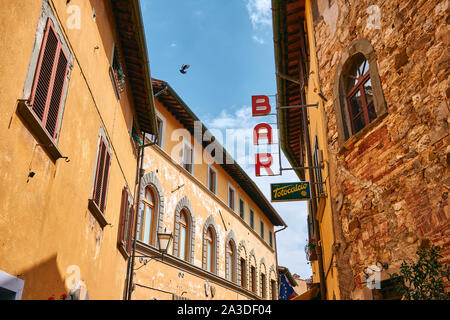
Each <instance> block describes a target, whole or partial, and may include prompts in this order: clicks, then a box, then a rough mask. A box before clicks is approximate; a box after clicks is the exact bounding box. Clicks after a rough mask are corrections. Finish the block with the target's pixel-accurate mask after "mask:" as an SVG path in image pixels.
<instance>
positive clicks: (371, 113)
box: [367, 102, 377, 122]
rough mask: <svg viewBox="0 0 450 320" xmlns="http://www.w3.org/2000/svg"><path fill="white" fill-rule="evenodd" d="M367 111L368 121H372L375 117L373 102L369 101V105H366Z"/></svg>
mask: <svg viewBox="0 0 450 320" xmlns="http://www.w3.org/2000/svg"><path fill="white" fill-rule="evenodd" d="M367 112H368V113H369V121H370V122H372V121H373V120H375V119H376V117H377V113H376V112H375V107H374V105H373V102H371V103H370V104H369V106H368V107H367Z"/></svg>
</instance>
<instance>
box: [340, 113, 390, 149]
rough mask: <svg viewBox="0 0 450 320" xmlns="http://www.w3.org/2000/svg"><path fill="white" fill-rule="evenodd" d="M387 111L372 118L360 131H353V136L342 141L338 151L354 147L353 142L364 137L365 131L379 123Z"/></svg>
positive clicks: (367, 131)
mask: <svg viewBox="0 0 450 320" xmlns="http://www.w3.org/2000/svg"><path fill="white" fill-rule="evenodd" d="M387 114H388V113H387V111H386V112H385V113H383V114H382V115H381V116H379V117H377V118H376V119H375V120H373V121H372V122H371V123H369V125H367V126H366V127H364V128H363V129H362V130H361V131H359V132H357V133H355V134H354V135H353V136H351V137H350V138H348V140H347V141H345V142H344V144H343V145H342V146H341V148H340V150H339V153H340V154H342V153H344V152H345V151H348V150H351V149H353V147H354V144H355V143H356V142H358V141H359V140H362V139H364V138H365V136H366V135H367V133H369V132H370V131H371V130H372V129H373V128H375V127H376V126H377V125H379V124H380V122H381V121H382V120H383V119H384V118H385V117H386V116H387Z"/></svg>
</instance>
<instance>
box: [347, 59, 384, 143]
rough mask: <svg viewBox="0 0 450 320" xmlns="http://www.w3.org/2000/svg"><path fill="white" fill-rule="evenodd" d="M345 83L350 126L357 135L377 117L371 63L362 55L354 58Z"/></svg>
mask: <svg viewBox="0 0 450 320" xmlns="http://www.w3.org/2000/svg"><path fill="white" fill-rule="evenodd" d="M345 81H346V88H347V106H348V112H349V116H350V124H351V128H352V133H353V134H355V133H358V132H359V131H361V129H363V128H364V127H365V126H367V125H368V124H369V123H371V122H372V121H373V120H375V118H376V117H377V114H376V112H375V106H374V102H373V90H372V81H371V79H370V73H369V62H368V61H367V60H366V58H365V57H364V56H363V55H362V54H361V53H359V54H356V55H355V56H354V57H353V59H352V64H351V66H350V69H349V71H348V72H347V74H346V75H345Z"/></svg>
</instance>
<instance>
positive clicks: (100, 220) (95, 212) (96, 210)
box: [88, 199, 109, 229]
mask: <svg viewBox="0 0 450 320" xmlns="http://www.w3.org/2000/svg"><path fill="white" fill-rule="evenodd" d="M88 208H89V211H90V212H91V213H92V215H93V216H94V218H95V219H96V220H97V221H98V223H99V224H100V227H101V228H102V229H103V228H104V227H105V226H106V225H108V224H109V223H108V221H106V218H105V216H104V215H103V213H102V212H101V211H100V209H99V208H98V206H97V204H96V203H95V202H94V200H92V199H89V203H88Z"/></svg>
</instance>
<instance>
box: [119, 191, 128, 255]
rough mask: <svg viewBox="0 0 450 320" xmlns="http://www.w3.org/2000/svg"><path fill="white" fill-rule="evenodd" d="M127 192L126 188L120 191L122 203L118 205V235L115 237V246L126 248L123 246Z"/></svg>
mask: <svg viewBox="0 0 450 320" xmlns="http://www.w3.org/2000/svg"><path fill="white" fill-rule="evenodd" d="M127 211H128V191H127V188H125V187H124V188H123V189H122V202H121V205H120V220H119V234H118V236H117V244H118V245H119V246H124V247H125V246H126V244H125V224H126V218H127V217H126V215H127V214H128V212H127Z"/></svg>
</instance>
